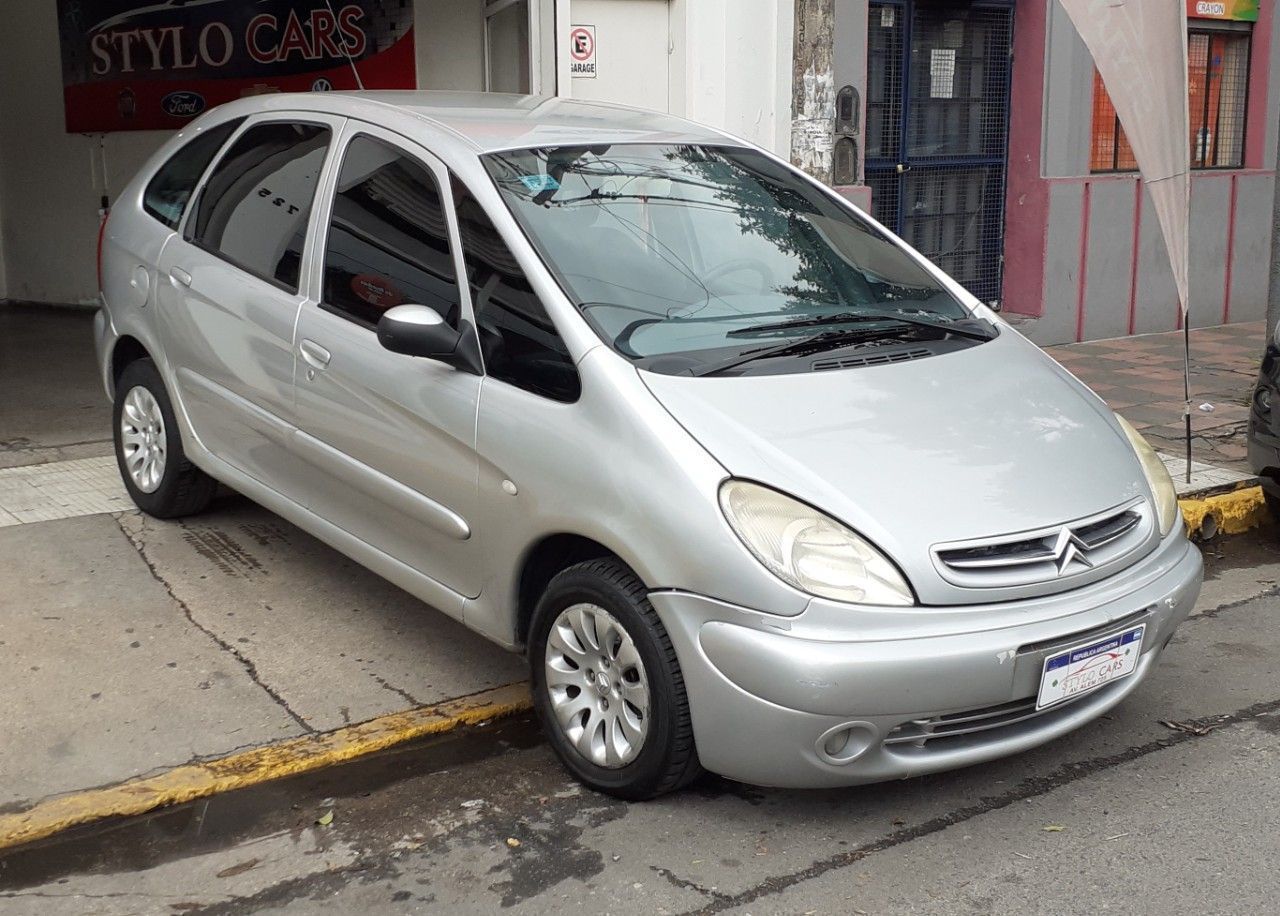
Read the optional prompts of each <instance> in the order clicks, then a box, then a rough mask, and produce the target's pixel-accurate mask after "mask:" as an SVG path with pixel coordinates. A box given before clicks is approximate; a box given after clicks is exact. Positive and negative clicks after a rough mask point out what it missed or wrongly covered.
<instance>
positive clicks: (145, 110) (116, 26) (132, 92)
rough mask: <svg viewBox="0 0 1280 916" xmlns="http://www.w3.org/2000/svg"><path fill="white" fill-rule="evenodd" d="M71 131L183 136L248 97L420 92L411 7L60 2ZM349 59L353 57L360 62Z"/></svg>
mask: <svg viewBox="0 0 1280 916" xmlns="http://www.w3.org/2000/svg"><path fill="white" fill-rule="evenodd" d="M57 2H58V30H59V36H60V40H61V48H62V84H63V98H64V104H65V108H66V125H67V130H68V131H69V132H75V133H98V132H103V131H117V130H153V129H165V128H176V127H181V126H182V125H183V124H185V123H186V122H187V121H188V120H190V119H191V118H194V117H195V116H196V115H198V114H200V113H201V112H202V111H205V110H206V109H208V108H212V107H213V106H214V105H219V104H221V103H223V102H227V101H230V100H232V99H236V98H239V97H241V96H244V95H260V94H262V93H267V92H297V91H309V90H326V89H355V88H356V77H355V74H354V73H353V72H352V65H353V64H354V66H355V69H356V70H358V71H359V74H360V79H361V81H362V82H363V83H364V86H365V88H367V89H375V88H377V89H412V88H414V87H415V85H416V76H415V63H414V54H413V5H412V4H410V3H402V2H400V0H258V2H256V3H245V2H243V0H57ZM348 57H349V58H350V59H349V60H348Z"/></svg>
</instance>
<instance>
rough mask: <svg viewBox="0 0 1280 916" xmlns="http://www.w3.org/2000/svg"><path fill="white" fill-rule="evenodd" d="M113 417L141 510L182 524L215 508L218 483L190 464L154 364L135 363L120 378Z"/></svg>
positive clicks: (120, 455)
mask: <svg viewBox="0 0 1280 916" xmlns="http://www.w3.org/2000/svg"><path fill="white" fill-rule="evenodd" d="M113 416H114V420H115V422H114V424H113V425H114V432H115V444H116V463H117V464H118V465H119V466H120V476H121V478H123V480H124V486H125V489H126V490H128V491H129V496H130V497H131V498H132V499H133V502H134V504H135V505H136V506H137V507H138V508H139V509H141V510H142V511H143V512H145V513H147V514H148V515H154V516H155V517H156V518H177V517H179V516H183V515H192V514H194V513H196V512H199V511H200V510H201V509H203V508H204V507H205V506H207V505H208V504H209V500H211V499H212V498H213V493H214V490H215V489H217V486H218V484H217V481H215V480H214V479H213V478H212V477H210V476H209V475H208V474H206V473H205V472H204V471H202V470H200V469H199V468H198V467H196V466H195V465H194V464H192V463H191V462H190V461H188V460H187V456H186V454H185V453H184V452H183V450H182V437H181V435H180V434H179V432H178V421H177V418H176V417H175V416H174V413H173V405H172V404H170V402H169V394H168V392H167V391H166V390H165V387H164V382H163V380H162V379H161V378H160V371H159V370H158V369H156V364H155V363H154V362H152V361H151V360H149V359H139V360H134V361H133V362H131V363H129V365H127V366H126V367H125V369H124V371H123V372H122V373H120V378H119V380H118V381H117V382H116V398H115V410H114V413H113Z"/></svg>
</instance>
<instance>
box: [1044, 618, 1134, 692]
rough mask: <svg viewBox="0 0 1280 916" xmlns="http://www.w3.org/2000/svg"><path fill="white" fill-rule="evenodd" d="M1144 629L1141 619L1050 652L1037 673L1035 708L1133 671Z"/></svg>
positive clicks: (1088, 689)
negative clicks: (1112, 632)
mask: <svg viewBox="0 0 1280 916" xmlns="http://www.w3.org/2000/svg"><path fill="white" fill-rule="evenodd" d="M1146 630H1147V625H1146V624H1145V623H1143V624H1139V625H1138V626H1136V627H1133V628H1132V629H1129V630H1125V631H1124V632H1123V633H1118V634H1116V635H1114V636H1108V637H1107V638H1106V639H1100V640H1098V641H1096V642H1091V643H1085V644H1084V645H1082V646H1076V647H1075V648H1073V649H1067V650H1066V651H1065V652H1059V653H1057V654H1056V655H1050V656H1049V657H1048V658H1046V659H1045V660H1044V669H1043V671H1042V672H1041V674H1040V695H1039V696H1038V697H1036V709H1044V708H1045V707H1046V706H1052V705H1054V704H1055V703H1061V702H1062V701H1063V700H1070V699H1073V698H1075V697H1078V696H1080V695H1081V694H1085V693H1088V692H1089V691H1090V690H1095V689H1097V688H1098V687H1101V686H1102V685H1103V684H1109V683H1111V682H1112V681H1118V680H1120V678H1122V677H1125V676H1126V675H1130V674H1133V670H1134V669H1135V668H1137V667H1138V659H1139V658H1140V657H1141V656H1142V636H1143V634H1144V633H1146Z"/></svg>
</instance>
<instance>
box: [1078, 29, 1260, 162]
mask: <svg viewBox="0 0 1280 916" xmlns="http://www.w3.org/2000/svg"><path fill="white" fill-rule="evenodd" d="M1251 37H1252V36H1251V33H1250V32H1249V31H1245V30H1231V31H1227V30H1220V29H1212V30H1211V29H1191V30H1190V33H1189V34H1188V37H1187V55H1188V57H1187V65H1188V66H1187V75H1188V80H1189V86H1190V88H1189V91H1190V99H1189V103H1190V109H1191V136H1190V137H1189V138H1188V140H1189V142H1190V144H1191V167H1192V168H1193V169H1223V168H1227V169H1238V168H1241V167H1242V166H1243V165H1244V134H1245V104H1246V100H1247V96H1248V85H1249V50H1250V48H1249V43H1250V38H1251ZM1089 168H1090V170H1091V171H1094V172H1132V171H1136V170H1137V168H1138V163H1137V161H1136V160H1135V159H1134V158H1133V150H1132V149H1131V148H1130V146H1129V141H1128V139H1127V138H1126V137H1125V135H1124V128H1122V127H1121V126H1120V120H1119V118H1117V117H1116V109H1115V106H1114V105H1112V104H1111V97H1110V96H1109V95H1107V90H1106V87H1105V86H1103V85H1102V78H1101V77H1100V76H1099V75H1098V72H1097V71H1096V70H1095V71H1094V74H1093V147H1092V150H1091V153H1090V161H1089Z"/></svg>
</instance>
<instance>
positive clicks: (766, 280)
mask: <svg viewBox="0 0 1280 916" xmlns="http://www.w3.org/2000/svg"><path fill="white" fill-rule="evenodd" d="M743 270H745V271H749V272H750V273H753V274H755V275H756V276H757V277H759V278H760V292H762V293H767V292H768V291H769V290H770V288H772V287H773V271H772V270H770V269H769V265H767V264H765V263H764V261H759V260H757V259H755V258H730V259H729V260H728V261H725V262H724V263H722V264H717V265H716V266H715V267H713V268H711V269H710V270H709V271H707V272H706V273H705V274H703V277H702V280H703V282H704V283H710V282H712V281H713V280H719V279H720V278H721V277H723V276H725V275H727V274H733V273H737V272H738V271H743Z"/></svg>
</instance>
